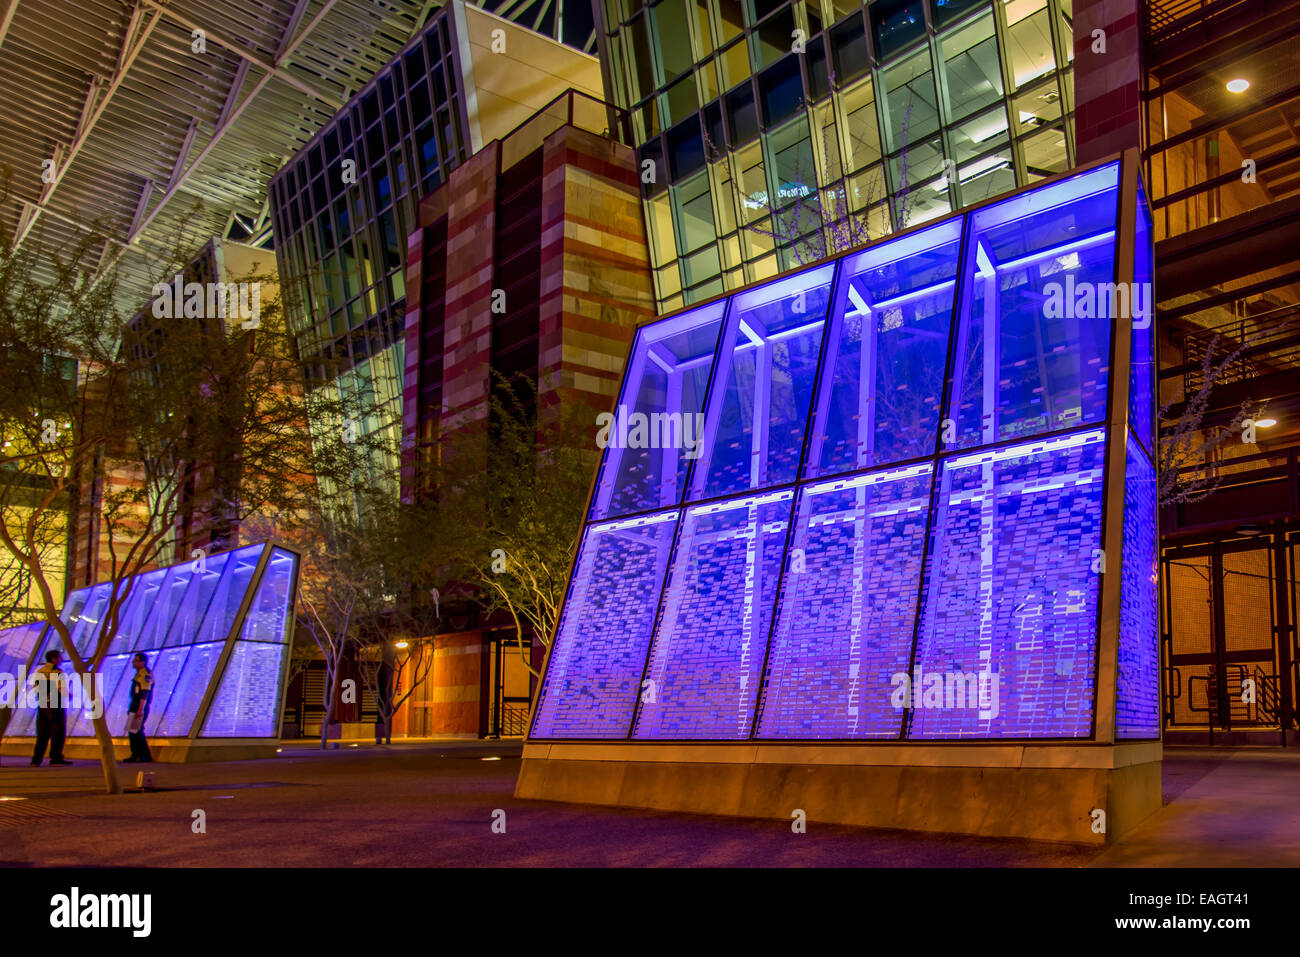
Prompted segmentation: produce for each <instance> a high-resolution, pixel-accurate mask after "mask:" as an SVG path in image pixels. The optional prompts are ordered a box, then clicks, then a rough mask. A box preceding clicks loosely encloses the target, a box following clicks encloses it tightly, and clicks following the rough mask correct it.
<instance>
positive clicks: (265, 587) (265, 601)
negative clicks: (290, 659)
mask: <svg viewBox="0 0 1300 957" xmlns="http://www.w3.org/2000/svg"><path fill="white" fill-rule="evenodd" d="M296 562H297V558H296V556H294V554H293V553H292V552H286V551H285V550H284V549H283V548H276V549H273V550H272V552H271V560H270V561H269V562H268V563H267V566H266V571H265V572H263V573H262V580H261V581H260V582H259V583H258V586H257V593H256V594H255V595H254V596H253V603H252V605H250V606H249V609H248V616H247V617H246V618H245V619H244V630H243V633H242V634H241V635H240V637H241V638H243V639H244V640H247V641H272V642H278V643H283V642H286V641H288V640H289V627H288V625H289V621H290V616H291V613H292V611H293V595H292V594H291V589H292V588H293V572H294V565H295V564H296Z"/></svg>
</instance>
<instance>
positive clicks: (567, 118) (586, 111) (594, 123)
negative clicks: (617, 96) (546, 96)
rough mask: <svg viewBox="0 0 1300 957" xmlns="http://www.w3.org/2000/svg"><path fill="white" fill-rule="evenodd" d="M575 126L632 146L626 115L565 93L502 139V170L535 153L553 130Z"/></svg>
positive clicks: (600, 102)
mask: <svg viewBox="0 0 1300 957" xmlns="http://www.w3.org/2000/svg"><path fill="white" fill-rule="evenodd" d="M565 126H574V127H577V128H578V129H580V130H586V131H587V132H588V133H596V134H598V135H600V136H605V137H608V138H609V139H612V140H615V141H617V142H619V143H622V144H624V145H629V144H631V142H632V127H631V123H630V120H629V118H628V115H627V114H626V113H624V112H623V111H622V110H620V109H618V108H617V107H615V106H613V105H611V104H609V103H606V102H605V101H604V100H599V99H597V98H596V97H594V96H591V95H589V94H587V93H583V92H582V91H581V90H574V89H568V90H565V91H564V92H563V93H561V94H560V95H559V96H557V97H556V98H555V99H553V100H552V101H551V102H550V103H548V104H546V105H545V106H544V107H542V108H541V109H540V110H538V111H537V112H536V113H534V114H533V115H532V116H530V117H529V118H528V119H526V120H524V121H523V122H522V123H520V124H519V125H518V126H516V127H515V128H514V129H513V130H511V131H510V132H509V133H507V134H506V135H505V136H503V137H501V169H502V170H507V169H509V168H510V167H512V166H514V165H515V164H516V163H518V162H519V161H520V160H522V159H523V158H524V157H526V156H529V155H531V154H532V153H533V152H534V151H535V150H537V149H538V148H539V147H540V146H541V145H542V142H543V141H544V140H545V139H546V137H548V136H550V135H551V134H552V133H554V132H555V131H556V130H558V129H560V128H562V127H565Z"/></svg>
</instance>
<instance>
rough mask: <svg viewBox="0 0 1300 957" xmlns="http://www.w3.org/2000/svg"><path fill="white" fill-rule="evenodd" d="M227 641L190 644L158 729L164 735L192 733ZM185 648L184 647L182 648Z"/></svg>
mask: <svg viewBox="0 0 1300 957" xmlns="http://www.w3.org/2000/svg"><path fill="white" fill-rule="evenodd" d="M223 647H225V642H224V641H214V642H209V643H207V644H202V645H194V646H192V647H191V648H189V649H188V650H189V654H188V655H187V656H186V658H185V665H184V667H183V668H182V669H181V673H180V677H179V678H178V679H177V681H176V684H175V685H174V686H173V688H172V690H171V694H170V695H169V696H168V698H167V705H166V707H165V708H164V709H163V713H162V714H161V715H160V719H161V720H159V722H158V728H157V731H156V732H155V733H156V734H158V735H159V736H161V737H176V736H180V737H183V736H185V735H187V734H189V733H190V726H191V725H193V724H194V720H195V717H196V715H197V714H198V710H199V705H200V704H202V702H203V695H204V693H205V692H206V691H207V690H208V684H209V683H210V682H211V681H212V672H213V670H214V669H215V668H216V667H217V659H218V658H220V657H221V649H222V648H223ZM180 650H183V649H180Z"/></svg>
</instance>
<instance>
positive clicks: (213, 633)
mask: <svg viewBox="0 0 1300 957" xmlns="http://www.w3.org/2000/svg"><path fill="white" fill-rule="evenodd" d="M264 557H265V558H266V563H265V566H263V565H262V560H263V558H264ZM297 561H298V559H297V556H296V555H294V554H293V553H292V552H290V551H288V550H286V549H282V548H278V547H276V546H272V545H268V544H259V545H249V546H246V547H244V548H240V549H236V550H234V551H230V552H222V553H218V554H216V555H211V556H208V557H206V558H204V559H203V560H202V561H198V560H195V561H188V562H182V563H180V564H178V565H173V566H170V567H168V568H163V569H157V570H155V571H150V572H145V573H142V574H140V575H138V576H136V577H135V579H134V580H131V581H129V591H128V590H127V585H128V582H123V583H120V584H119V593H124V594H125V595H126V598H125V600H124V601H123V603H122V606H121V609H120V612H119V625H118V631H117V633H116V634H115V635H114V637H113V640H112V641H111V642H110V643H109V647H108V649H107V650H106V652H105V655H104V658H103V660H102V661H101V662H100V664H99V667H98V670H97V675H98V677H99V679H100V681H101V683H102V691H103V695H104V713H105V716H106V718H107V721H108V725H109V729H110V731H111V732H112V733H114V734H117V735H122V734H125V730H124V729H125V727H126V720H127V714H126V709H127V706H128V703H129V699H130V687H131V679H132V676H133V674H134V669H133V668H132V667H131V659H132V657H133V655H134V654H135V652H137V651H139V652H144V654H145V655H146V656H147V658H148V659H149V663H150V668H151V670H152V671H153V675H154V689H153V698H152V700H151V702H150V707H149V717H148V720H147V721H146V724H145V731H146V733H147V734H150V735H155V736H161V737H183V736H186V735H189V734H190V733H191V731H192V730H193V729H194V726H195V723H196V722H197V721H199V720H200V718H201V717H202V716H201V715H200V713H199V711H200V707H201V705H202V704H203V702H204V699H205V697H206V696H207V694H208V692H209V690H210V689H211V690H212V691H213V703H212V706H211V707H210V708H209V715H210V717H209V718H208V719H207V729H208V730H206V731H205V733H206V734H208V735H210V736H235V737H274V736H276V735H278V734H279V726H278V725H279V715H280V690H281V682H282V680H283V675H284V666H285V664H286V655H287V642H288V638H289V630H288V629H289V623H290V621H291V620H292V609H293V604H294V601H295V598H296V592H295V589H296V584H297V577H296V572H297ZM259 569H261V570H260V571H259ZM250 591H251V594H250ZM108 595H109V586H108V585H107V584H106V583H103V584H99V585H95V586H93V587H91V588H84V589H79V590H77V591H74V592H73V593H72V594H71V595H69V596H68V600H67V602H65V605H64V609H63V611H62V613H61V618H62V620H63V621H64V622H65V623H66V624H67V625H68V626H69V628H70V629H71V632H72V640H73V646H74V647H75V648H77V650H78V652H79V653H80V654H81V655H83V657H87V658H89V657H90V656H91V654H92V652H93V650H94V646H95V645H96V644H97V643H98V640H99V636H100V633H101V632H100V629H101V628H102V621H103V617H104V615H105V613H106V611H107V602H108ZM241 610H244V617H243V624H242V626H240V633H239V634H238V635H236V634H234V633H233V632H234V630H235V628H236V625H237V623H238V622H239V620H240V617H239V616H240V612H241ZM29 632H30V629H28V630H24V631H18V630H6V631H3V632H0V662H4V661H8V660H10V659H15V660H16V656H17V655H18V654H19V653H22V656H23V660H24V663H25V662H26V661H27V660H28V659H29V658H31V659H32V660H35V661H36V662H38V663H39V661H40V660H41V659H43V657H44V653H45V651H46V650H47V649H49V648H52V647H60V643H59V639H58V636H57V632H55V631H54V629H52V628H49V629H46V631H45V634H44V635H43V636H42V639H41V643H40V646H39V647H38V648H36V649H35V654H34V655H32V654H31V653H30V649H31V641H30V634H29ZM24 642H26V644H25V645H24ZM244 645H249V646H256V647H249V648H245V647H243V646H244ZM227 648H230V649H231V654H230V655H229V656H228V658H227V659H226V667H225V668H224V669H223V670H222V672H221V673H220V674H219V675H218V674H217V668H218V665H219V664H220V663H221V658H222V653H223V651H224V650H225V649H227ZM232 666H233V671H232ZM63 670H64V671H65V672H68V673H70V672H71V669H70V667H69V665H68V664H67V662H65V663H64V665H63ZM214 676H215V680H216V681H217V682H218V685H217V686H216V687H215V688H214ZM213 709H215V711H216V714H217V716H216V717H211V715H212V714H213ZM34 719H35V712H34V711H33V710H31V709H28V708H20V709H17V710H16V711H15V712H14V715H13V719H12V720H11V722H10V724H9V727H8V729H7V731H6V734H7V736H10V737H16V736H27V735H30V734H32V733H33V724H34ZM93 733H94V728H93V725H92V721H91V718H90V716H89V714H88V713H87V712H86V711H85V710H82V711H76V712H73V711H70V712H69V714H68V735H69V736H70V737H76V736H87V735H91V734H93Z"/></svg>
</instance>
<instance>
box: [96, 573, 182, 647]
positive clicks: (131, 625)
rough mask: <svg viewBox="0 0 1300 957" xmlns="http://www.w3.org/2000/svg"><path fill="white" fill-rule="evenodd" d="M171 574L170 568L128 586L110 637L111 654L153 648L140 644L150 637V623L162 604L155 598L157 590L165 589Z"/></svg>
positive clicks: (137, 579) (141, 577) (146, 576)
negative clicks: (114, 631)
mask: <svg viewBox="0 0 1300 957" xmlns="http://www.w3.org/2000/svg"><path fill="white" fill-rule="evenodd" d="M171 573H172V569H168V568H160V569H158V570H157V571H152V572H146V573H145V574H143V575H139V576H137V577H136V578H135V580H134V581H133V582H132V583H131V591H130V594H128V595H127V598H126V601H125V602H124V603H123V604H122V611H121V621H120V624H119V625H118V628H117V634H116V635H114V636H113V641H112V642H111V643H110V644H109V647H108V653H109V654H110V655H114V654H121V653H123V652H128V651H131V650H132V649H134V648H136V647H142V648H147V647H154V646H153V645H145V644H141V641H142V640H145V639H146V637H147V636H148V635H149V634H150V632H149V630H148V625H149V620H150V619H151V618H153V617H154V616H155V615H156V613H157V610H158V607H159V605H161V604H162V602H160V601H159V600H158V596H159V593H160V591H162V590H163V589H165V587H166V585H165V582H166V580H167V579H168V578H169V577H170V576H171Z"/></svg>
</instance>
